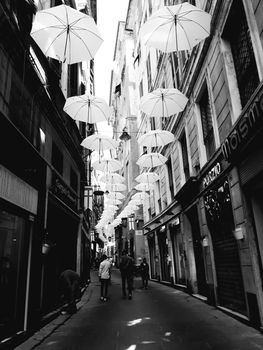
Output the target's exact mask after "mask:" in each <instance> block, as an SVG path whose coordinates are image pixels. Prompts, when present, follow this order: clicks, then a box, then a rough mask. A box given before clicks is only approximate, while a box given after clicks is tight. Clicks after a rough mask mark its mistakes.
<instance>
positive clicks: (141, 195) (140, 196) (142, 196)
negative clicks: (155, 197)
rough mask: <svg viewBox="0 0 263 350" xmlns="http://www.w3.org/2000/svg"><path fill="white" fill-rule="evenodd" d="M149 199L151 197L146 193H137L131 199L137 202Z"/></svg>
mask: <svg viewBox="0 0 263 350" xmlns="http://www.w3.org/2000/svg"><path fill="white" fill-rule="evenodd" d="M149 197H150V196H149V195H148V194H147V193H146V192H138V193H135V194H134V195H133V196H132V197H131V198H132V199H135V200H140V201H144V200H146V199H148V198H149Z"/></svg>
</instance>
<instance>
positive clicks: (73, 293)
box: [60, 269, 81, 314]
mask: <svg viewBox="0 0 263 350" xmlns="http://www.w3.org/2000/svg"><path fill="white" fill-rule="evenodd" d="M60 286H61V292H62V294H63V295H64V298H65V301H66V302H67V306H66V308H65V310H63V311H62V312H63V313H69V314H73V313H75V312H76V311H77V306H76V299H79V298H80V294H81V292H80V277H79V275H78V274H77V272H75V271H73V270H70V269H68V270H65V271H63V272H62V273H61V275H60Z"/></svg>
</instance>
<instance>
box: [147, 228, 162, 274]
mask: <svg viewBox="0 0 263 350" xmlns="http://www.w3.org/2000/svg"><path fill="white" fill-rule="evenodd" d="M147 237H148V249H149V257H150V277H151V278H152V279H158V280H159V278H160V275H159V256H158V255H157V250H156V242H155V232H150V233H149V234H148V236H147Z"/></svg>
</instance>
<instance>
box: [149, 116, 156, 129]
mask: <svg viewBox="0 0 263 350" xmlns="http://www.w3.org/2000/svg"><path fill="white" fill-rule="evenodd" d="M150 125H151V130H155V129H156V124H155V117H151V118H150Z"/></svg>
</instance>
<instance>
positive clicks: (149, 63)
mask: <svg viewBox="0 0 263 350" xmlns="http://www.w3.org/2000/svg"><path fill="white" fill-rule="evenodd" d="M146 67H147V78H148V91H149V92H150V91H151V89H152V74H151V60H150V55H148V57H147V61H146Z"/></svg>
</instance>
